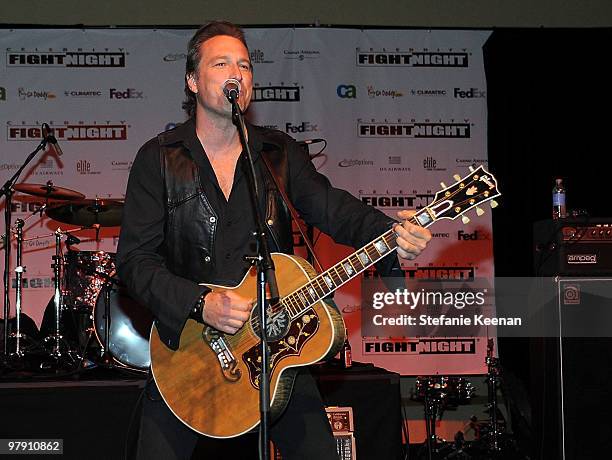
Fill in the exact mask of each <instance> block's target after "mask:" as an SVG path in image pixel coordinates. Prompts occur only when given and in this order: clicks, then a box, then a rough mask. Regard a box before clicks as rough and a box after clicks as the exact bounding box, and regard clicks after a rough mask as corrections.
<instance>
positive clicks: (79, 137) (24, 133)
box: [6, 121, 129, 141]
mask: <svg viewBox="0 0 612 460" xmlns="http://www.w3.org/2000/svg"><path fill="white" fill-rule="evenodd" d="M128 128H129V125H128V124H127V123H126V122H125V121H120V122H118V123H111V122H107V123H97V122H93V123H84V122H78V123H72V124H71V123H67V124H65V125H52V126H51V133H52V134H53V135H54V136H55V138H56V139H58V140H62V141H122V140H126V139H127V137H128ZM6 132H7V135H6V138H7V140H9V141H39V140H40V139H41V138H42V128H41V127H40V125H39V124H37V125H29V124H27V123H21V124H17V123H13V122H8V123H7V127H6Z"/></svg>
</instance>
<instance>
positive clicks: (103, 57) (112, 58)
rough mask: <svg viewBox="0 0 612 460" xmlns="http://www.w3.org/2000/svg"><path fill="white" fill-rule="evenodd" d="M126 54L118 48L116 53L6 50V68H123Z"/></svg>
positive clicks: (66, 50)
mask: <svg viewBox="0 0 612 460" xmlns="http://www.w3.org/2000/svg"><path fill="white" fill-rule="evenodd" d="M127 54H128V53H126V52H125V49H123V48H118V50H117V51H109V50H108V49H106V48H105V49H104V50H103V51H96V50H95V49H93V50H91V51H85V50H83V49H81V48H78V49H76V50H74V51H71V50H68V49H66V48H63V49H62V50H58V51H53V50H45V51H38V50H37V49H35V50H33V51H28V50H26V49H24V48H22V49H20V50H13V49H12V48H8V49H7V50H6V65H7V67H75V68H83V67H125V59H126V56H127Z"/></svg>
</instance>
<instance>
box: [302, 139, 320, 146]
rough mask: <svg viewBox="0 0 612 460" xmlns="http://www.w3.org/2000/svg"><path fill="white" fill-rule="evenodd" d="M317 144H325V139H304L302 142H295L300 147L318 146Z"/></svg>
mask: <svg viewBox="0 0 612 460" xmlns="http://www.w3.org/2000/svg"><path fill="white" fill-rule="evenodd" d="M319 142H325V139H305V140H303V141H297V143H298V144H300V145H310V144H318V143H319Z"/></svg>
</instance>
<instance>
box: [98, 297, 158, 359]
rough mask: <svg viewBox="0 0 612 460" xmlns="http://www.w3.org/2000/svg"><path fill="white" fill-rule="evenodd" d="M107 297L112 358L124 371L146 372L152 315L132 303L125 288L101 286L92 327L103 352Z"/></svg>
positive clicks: (109, 347)
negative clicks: (107, 295)
mask: <svg viewBox="0 0 612 460" xmlns="http://www.w3.org/2000/svg"><path fill="white" fill-rule="evenodd" d="M107 292H108V293H110V296H109V297H110V299H109V300H110V303H109V307H110V308H109V309H110V319H111V323H110V334H109V337H110V344H109V345H108V351H109V352H110V354H111V355H112V357H113V358H114V359H115V360H116V361H117V362H118V363H119V364H122V365H124V366H126V367H131V368H134V369H138V370H147V369H148V367H149V365H150V364H151V356H150V354H149V335H150V333H151V326H152V325H153V315H152V314H151V312H149V310H147V309H146V308H145V307H144V306H142V305H141V304H139V303H138V302H136V301H135V300H134V299H132V298H131V297H130V296H129V295H128V293H127V291H126V289H125V288H124V287H117V286H112V287H109V286H108V285H106V286H104V287H103V288H102V289H101V290H100V293H99V295H98V299H97V300H96V305H95V307H94V325H95V332H96V336H97V337H98V341H99V342H100V343H101V344H102V346H103V347H105V348H106V343H105V337H106V334H105V332H106V322H105V311H106V308H105V300H104V299H105V297H106V294H107Z"/></svg>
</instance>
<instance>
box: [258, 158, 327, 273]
mask: <svg viewBox="0 0 612 460" xmlns="http://www.w3.org/2000/svg"><path fill="white" fill-rule="evenodd" d="M262 153H264V152H262ZM261 158H262V160H263V161H264V163H265V165H266V167H267V168H268V171H270V175H271V176H272V180H274V184H275V185H276V189H277V190H278V192H279V193H280V195H281V197H282V198H283V201H284V202H285V204H286V205H287V208H289V212H290V213H291V217H292V218H293V220H294V221H295V223H296V224H297V227H298V229H299V231H300V233H301V235H302V238H304V242H305V243H306V247H307V248H308V250H309V251H310V254H312V259H313V260H314V262H315V264H316V265H317V270H318V271H319V273H323V272H324V271H325V270H324V269H323V266H322V265H321V263H320V262H319V259H318V258H317V254H316V253H315V250H314V247H313V245H312V243H311V241H310V238H308V236H307V234H306V232H305V231H304V229H303V228H302V222H303V221H302V219H301V218H300V216H299V214H298V212H297V211H296V209H295V208H294V207H293V204H291V200H289V197H288V196H287V193H285V187H283V184H282V183H281V181H280V180H278V177H277V176H276V173H275V172H274V168H272V165H271V164H270V161H269V160H268V158H266V155H265V154H262V155H261Z"/></svg>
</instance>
